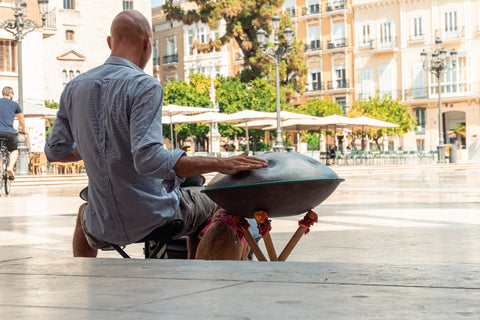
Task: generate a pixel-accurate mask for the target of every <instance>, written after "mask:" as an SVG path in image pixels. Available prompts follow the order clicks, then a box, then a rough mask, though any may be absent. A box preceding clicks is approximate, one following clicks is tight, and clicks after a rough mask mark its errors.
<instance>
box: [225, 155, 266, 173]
mask: <svg viewBox="0 0 480 320" xmlns="http://www.w3.org/2000/svg"><path fill="white" fill-rule="evenodd" d="M221 160H222V167H221V168H220V170H218V172H220V173H225V174H235V173H237V172H239V171H245V170H250V169H261V168H267V167H268V161H266V160H263V159H260V158H257V157H249V156H248V151H245V152H243V153H242V154H241V155H238V156H233V157H228V158H221Z"/></svg>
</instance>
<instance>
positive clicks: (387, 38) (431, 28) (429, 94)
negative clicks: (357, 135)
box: [353, 0, 480, 159]
mask: <svg viewBox="0 0 480 320" xmlns="http://www.w3.org/2000/svg"><path fill="white" fill-rule="evenodd" d="M353 10H354V15H355V39H356V41H355V49H354V52H355V68H356V69H357V70H358V72H357V74H356V78H355V82H356V84H355V87H356V98H357V99H365V98H367V97H369V96H371V95H374V94H375V93H377V92H378V94H380V95H383V94H385V93H388V94H391V95H392V97H393V98H398V99H400V100H401V101H403V102H404V103H406V104H407V105H409V106H410V107H411V108H412V111H413V113H414V115H415V119H416V127H415V130H413V131H412V132H410V133H408V134H406V135H404V136H403V137H400V138H399V139H397V141H396V145H397V146H402V147H403V148H404V149H406V150H424V151H429V150H435V149H436V147H437V145H438V144H439V119H440V117H439V108H438V102H439V99H438V98H439V95H438V85H439V84H438V83H437V81H436V78H435V76H434V75H433V74H432V73H431V72H430V71H427V70H425V69H424V66H423V64H422V61H421V57H420V53H421V52H422V51H423V50H425V51H426V52H427V53H428V55H429V56H430V54H431V52H433V51H434V50H435V49H437V50H439V49H442V48H444V49H445V50H446V51H447V52H450V51H451V50H452V49H455V50H456V51H457V52H458V54H457V58H456V59H455V63H454V64H453V63H452V61H451V59H450V58H448V57H447V60H446V66H447V68H446V70H445V71H444V74H443V77H442V78H441V80H440V90H441V91H440V92H441V100H442V117H441V119H442V120H441V121H442V123H443V128H444V129H443V136H444V137H445V143H447V144H453V143H455V142H456V138H458V136H457V137H455V135H454V134H452V131H453V128H454V127H455V126H457V125H459V124H463V125H465V127H466V132H465V136H464V137H460V138H459V139H461V142H460V143H461V145H462V148H463V152H462V155H461V156H462V159H467V158H474V157H475V154H473V152H474V149H476V146H477V143H478V142H477V140H478V138H479V137H480V127H479V126H480V100H479V98H480V91H479V89H480V85H479V83H480V77H479V74H478V72H475V70H478V68H479V63H480V59H479V54H478V52H480V51H479V50H480V47H479V46H480V32H479V30H480V28H479V21H480V1H478V0H474V1H463V0H462V1H460V0H458V1H451V0H449V1H447V0H436V1H431V0H387V1H368V0H354V1H353ZM453 65H455V66H453ZM469 149H470V155H469V154H468V151H469Z"/></svg>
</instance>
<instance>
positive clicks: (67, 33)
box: [65, 30, 75, 41]
mask: <svg viewBox="0 0 480 320" xmlns="http://www.w3.org/2000/svg"><path fill="white" fill-rule="evenodd" d="M74 35H75V32H73V30H66V31H65V40H66V41H73V40H74V38H73V36H74Z"/></svg>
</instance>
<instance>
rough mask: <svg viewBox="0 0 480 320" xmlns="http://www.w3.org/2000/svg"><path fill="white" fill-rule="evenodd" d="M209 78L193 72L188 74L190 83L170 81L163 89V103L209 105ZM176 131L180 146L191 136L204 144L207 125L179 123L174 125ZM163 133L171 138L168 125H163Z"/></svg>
mask: <svg viewBox="0 0 480 320" xmlns="http://www.w3.org/2000/svg"><path fill="white" fill-rule="evenodd" d="M209 88H210V78H207V77H206V76H204V75H203V74H193V75H191V76H190V83H187V82H185V81H170V82H169V83H167V84H166V85H165V87H164V89H163V91H164V93H163V104H178V105H182V106H191V107H209V106H211V102H210V95H209ZM175 131H176V132H177V139H178V141H177V143H178V146H179V147H180V148H181V147H183V144H184V142H185V140H186V139H187V138H188V137H190V136H193V137H195V139H196V141H198V142H199V143H200V144H202V145H205V142H206V141H207V135H208V132H209V126H208V125H207V124H204V123H198V124H197V123H179V124H177V125H175ZM163 134H164V135H165V136H166V137H168V138H170V139H172V137H171V136H170V128H169V126H168V125H164V126H163Z"/></svg>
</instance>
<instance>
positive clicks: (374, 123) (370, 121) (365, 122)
mask: <svg viewBox="0 0 480 320" xmlns="http://www.w3.org/2000/svg"><path fill="white" fill-rule="evenodd" d="M352 120H353V122H354V123H353V125H352V126H351V127H352V129H354V130H355V129H357V130H358V129H360V130H362V149H363V148H364V146H365V138H364V134H363V133H364V132H365V129H367V130H368V129H377V128H396V127H398V124H395V123H390V122H386V121H382V120H378V119H374V118H370V117H367V116H361V117H356V118H352Z"/></svg>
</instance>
